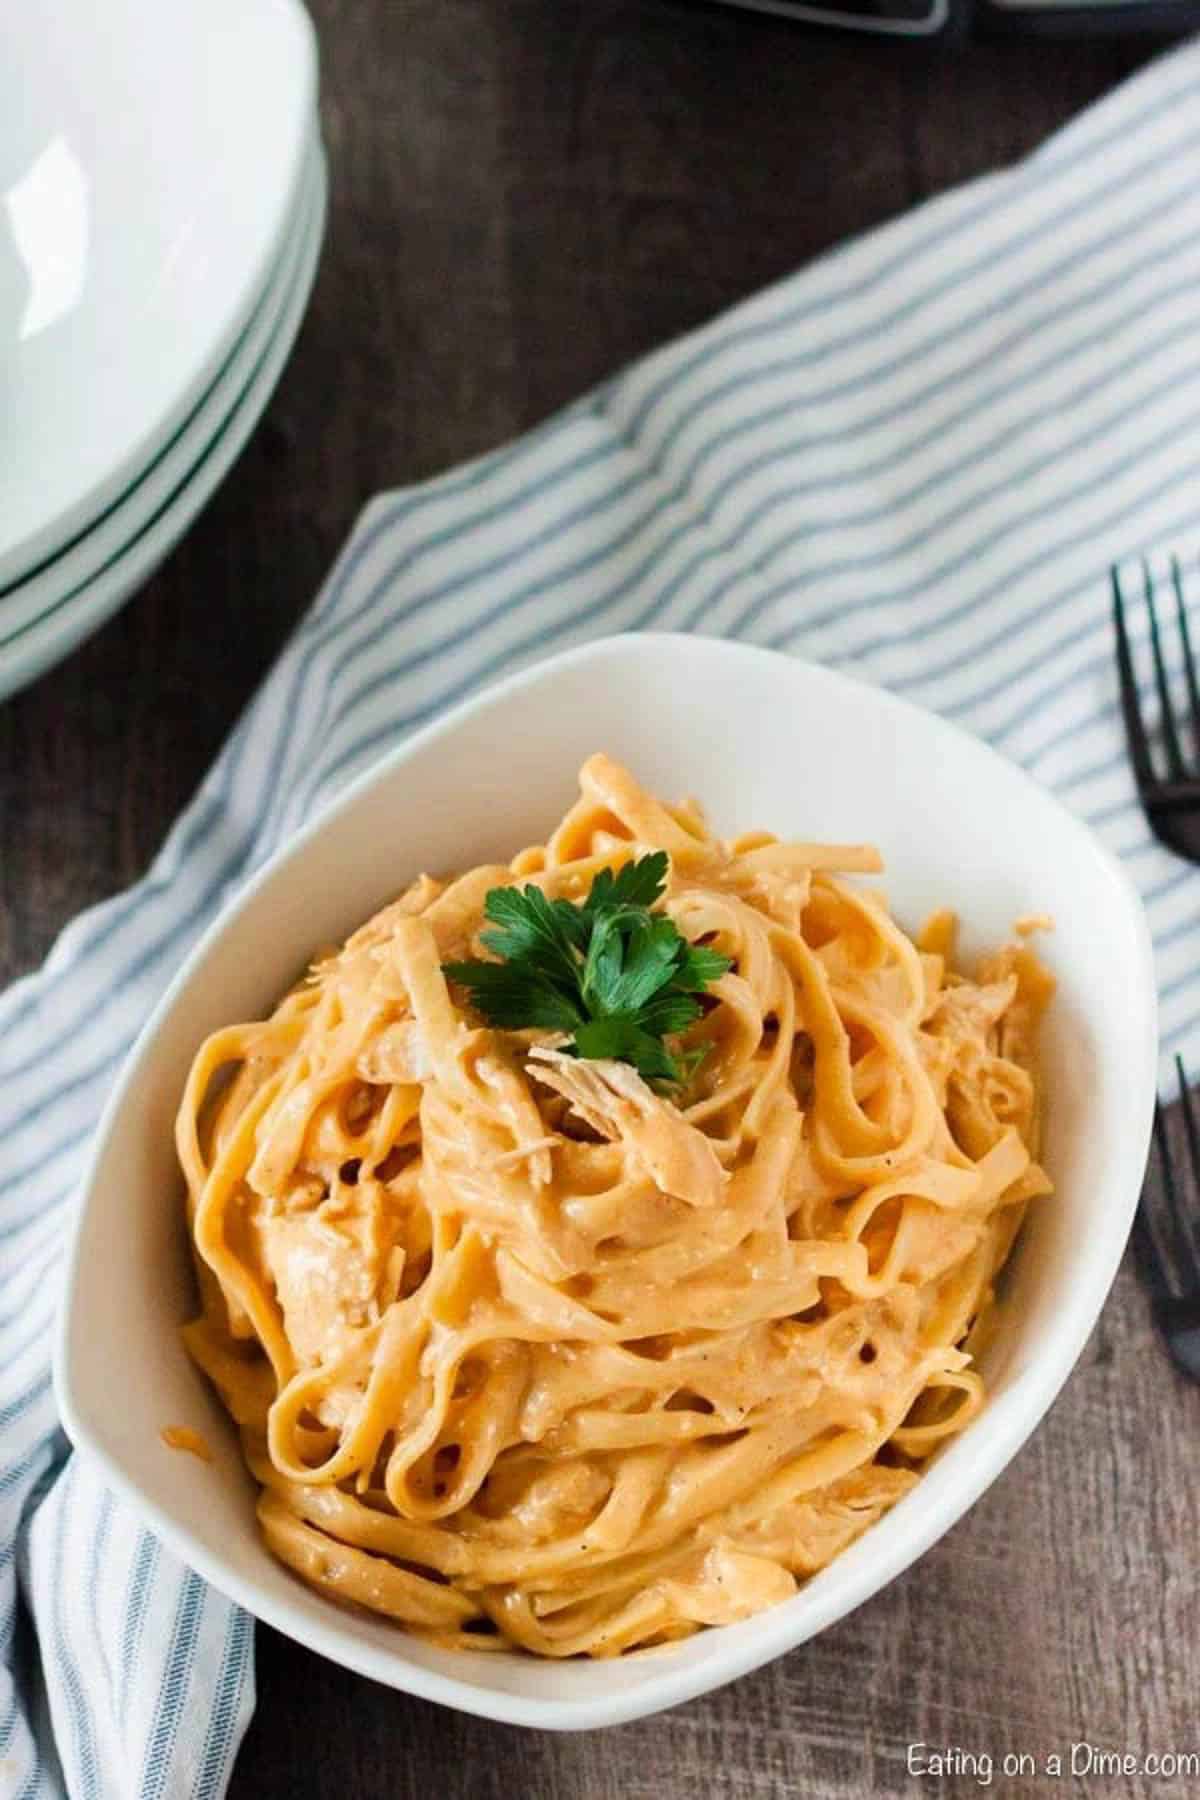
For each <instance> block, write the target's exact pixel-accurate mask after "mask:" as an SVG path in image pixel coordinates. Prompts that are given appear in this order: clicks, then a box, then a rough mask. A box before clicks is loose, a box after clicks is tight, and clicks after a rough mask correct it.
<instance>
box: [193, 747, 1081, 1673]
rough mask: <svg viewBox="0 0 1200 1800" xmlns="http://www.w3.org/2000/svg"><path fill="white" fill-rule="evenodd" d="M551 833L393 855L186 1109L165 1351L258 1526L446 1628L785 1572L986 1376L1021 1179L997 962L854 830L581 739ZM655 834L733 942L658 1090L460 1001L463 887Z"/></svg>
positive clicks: (868, 1513) (683, 895)
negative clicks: (580, 761) (676, 1078)
mask: <svg viewBox="0 0 1200 1800" xmlns="http://www.w3.org/2000/svg"><path fill="white" fill-rule="evenodd" d="M580 789H581V792H580V798H579V800H578V802H577V803H576V804H575V805H574V806H573V807H572V808H571V810H570V812H569V813H568V814H567V816H566V817H565V819H564V820H563V821H562V823H561V824H560V825H559V827H558V829H557V830H556V831H555V832H554V834H553V836H552V837H551V838H550V840H549V842H548V843H547V844H546V845H545V847H544V848H543V847H539V848H536V849H531V850H527V851H524V852H522V854H521V855H519V856H518V857H516V858H515V860H514V861H513V863H512V864H511V865H510V866H494V867H483V868H475V869H471V870H470V872H469V873H467V874H465V875H461V876H459V877H457V878H456V879H452V880H448V881H440V880H433V879H431V878H430V877H429V876H424V875H423V876H422V877H421V878H420V879H419V880H418V881H417V882H415V883H414V885H413V886H411V887H410V888H409V889H408V890H407V892H405V893H404V894H403V895H402V896H401V897H400V898H399V899H398V900H396V901H395V902H394V903H393V904H391V905H390V906H387V907H385V908H384V910H383V911H382V912H380V913H379V914H378V915H377V916H376V917H375V918H373V919H372V920H371V921H370V922H369V923H368V924H366V925H364V926H363V927H362V929H361V930H359V931H357V932H356V933H355V934H354V935H353V936H352V937H351V938H350V939H349V940H348V942H347V943H346V944H345V946H344V947H343V948H342V949H341V950H339V951H337V952H336V954H332V955H329V956H328V957H326V958H325V959H324V960H322V961H319V962H318V963H317V964H316V965H315V966H314V968H313V969H312V971H311V973H310V975H309V977H308V978H307V979H306V980H305V981H304V982H303V983H302V984H301V985H300V986H298V987H297V988H296V989H295V990H294V991H293V992H291V993H290V994H288V996H287V997H286V998H285V999H284V1000H283V1001H282V1002H281V1003H280V1005H279V1007H278V1008H277V1009H276V1011H275V1012H274V1013H273V1014H272V1016H271V1017H270V1018H269V1019H267V1020H265V1021H263V1022H261V1023H253V1024H245V1025H235V1026H232V1027H230V1028H229V1029H227V1030H223V1031H219V1032H217V1033H216V1034H215V1035H214V1036H213V1037H211V1038H210V1039H209V1041H208V1042H207V1043H206V1044H205V1045H204V1046H203V1048H202V1049H201V1050H200V1052H199V1054H198V1056H197V1057H196V1060H195V1063H194V1065H193V1068H192V1072H191V1076H190V1078H189V1081H188V1084H187V1090H186V1093H185V1095H184V1098H183V1104H182V1107H181V1110H180V1114H179V1122H178V1147H179V1155H180V1158H181V1160H182V1164H183V1168H184V1172H185V1175H186V1178H187V1186H188V1218H189V1223H190V1230H191V1234H192V1239H193V1244H194V1248H195V1253H196V1261H197V1268H198V1272H199V1282H200V1291H201V1298H202V1303H203V1308H202V1313H201V1316H200V1317H199V1318H198V1319H197V1320H196V1321H195V1322H194V1323H193V1324H191V1325H189V1326H188V1327H187V1328H186V1332H185V1336H186V1341H187V1345H188V1348H189V1350H190V1351H191V1354H192V1355H193V1357H194V1358H195V1360H196V1361H197V1363H198V1364H199V1365H200V1367H201V1368H202V1369H203V1370H204V1371H205V1372H206V1373H207V1375H208V1376H209V1377H210V1378H211V1380H212V1381H213V1383H214V1384H215V1385H216V1387H217V1389H218V1390H219V1392H220V1393H221V1395H222V1397H223V1399H224V1401H225V1404H226V1405H227V1407H228V1409H229V1411H230V1413H231V1414H232V1416H233V1418H234V1420H235V1421H236V1423H237V1425H238V1427H239V1429H240V1432H241V1436H242V1441H243V1445H244V1450H245V1456H246V1460H247V1462H248V1464H249V1466H250V1469H251V1470H252V1471H253V1474H254V1476H255V1477H256V1478H257V1480H258V1482H259V1483H260V1484H261V1495H260V1500H259V1509H258V1510H259V1518H260V1520H261V1524H262V1530H263V1533H264V1536H265V1538H266V1541H267V1543H268V1544H269V1546H270V1548H271V1549H272V1550H273V1551H274V1552H275V1554H276V1555H277V1556H278V1557H280V1558H282V1560H283V1561H284V1562H285V1563H287V1564H288V1565H290V1567H291V1568H292V1569H293V1570H295V1571H296V1573H297V1574H298V1575H300V1576H301V1577H302V1578H303V1579H304V1580H305V1581H308V1582H311V1583H312V1584H313V1585H314V1586H315V1587H317V1588H319V1589H320V1590H322V1591H323V1592H324V1593H326V1594H327V1595H329V1596H331V1597H332V1598H334V1599H337V1600H339V1601H342V1602H345V1603H353V1604H357V1605H358V1606H360V1607H365V1608H369V1609H371V1610H372V1611H374V1612H377V1613H381V1614H385V1615H387V1616H388V1617H390V1618H392V1619H395V1620H398V1621H400V1622H401V1623H402V1624H403V1625H405V1626H406V1627H407V1628H408V1629H410V1630H412V1631H415V1632H419V1633H422V1634H424V1635H425V1636H427V1637H430V1638H433V1639H435V1640H436V1641H438V1642H441V1643H446V1644H453V1645H458V1646H462V1647H470V1648H473V1649H486V1648H496V1647H505V1646H507V1647H512V1646H519V1647H521V1648H523V1649H525V1650H528V1651H534V1652H537V1653H539V1654H541V1655H546V1656H574V1655H580V1654H582V1655H591V1656H611V1655H614V1654H617V1653H619V1652H621V1651H625V1650H630V1649H634V1648H636V1647H644V1646H650V1645H658V1644H664V1643H667V1642H670V1641H671V1640H673V1639H677V1638H680V1637H683V1636H686V1635H687V1634H689V1633H691V1632H693V1631H695V1630H697V1629H698V1628H699V1627H701V1626H704V1625H713V1624H720V1623H724V1622H727V1621H731V1620H735V1619H740V1618H743V1617H745V1616H747V1615H748V1614H751V1613H754V1612H756V1611H758V1610H759V1609H761V1608H763V1607H767V1606H771V1605H774V1604H775V1603H776V1602H778V1601H781V1600H783V1599H785V1598H787V1596H788V1595H790V1594H792V1593H793V1592H794V1591H795V1589H796V1585H797V1582H798V1581H800V1580H803V1579H804V1578H805V1577H806V1576H808V1575H810V1574H811V1573H813V1572H814V1571H815V1570H817V1569H820V1568H821V1567H822V1566H823V1565H824V1564H826V1563H828V1562H829V1560H830V1559H831V1558H832V1557H834V1556H836V1555H837V1554H838V1552H839V1551H840V1550H841V1549H843V1548H844V1547H845V1546H846V1545H847V1544H849V1543H850V1542H851V1541H852V1540H853V1539H855V1538H857V1537H858V1536H859V1534H860V1533H861V1532H862V1531H864V1530H865V1529H866V1527H867V1526H869V1525H870V1524H871V1523H872V1522H873V1521H874V1520H876V1519H877V1518H879V1516H880V1515H881V1514H882V1513H883V1512H884V1511H885V1510H886V1509H887V1508H888V1507H890V1506H892V1505H893V1503H894V1502H895V1501H896V1500H898V1499H899V1498H900V1497H901V1496H902V1495H904V1494H906V1493H907V1492H908V1491H909V1489H910V1488H912V1487H913V1486H914V1484H915V1483H916V1481H917V1480H918V1472H919V1470H920V1467H921V1465H922V1464H923V1462H924V1461H925V1459H926V1458H927V1457H928V1456H929V1455H930V1453H931V1452H932V1451H934V1450H935V1449H936V1448H937V1447H938V1445H939V1444H941V1443H942V1442H943V1441H944V1440H945V1439H947V1438H948V1437H950V1436H952V1435H953V1434H954V1433H957V1432H959V1431H961V1430H962V1429H963V1427H964V1426H965V1425H966V1424H968V1422H969V1421H970V1420H971V1419H972V1418H973V1417H974V1415H975V1414H976V1412H977V1411H978V1409H979V1407H980V1405H981V1403H982V1399H983V1384H982V1381H981V1378H980V1376H979V1374H978V1372H977V1371H976V1369H975V1368H974V1367H973V1366H972V1355H971V1352H972V1347H973V1346H974V1345H977V1342H978V1335H979V1333H980V1332H981V1330H982V1329H983V1325H982V1322H983V1321H984V1320H985V1316H986V1314H987V1311H988V1308H989V1304H990V1302H991V1299H992V1288H993V1282H994V1278H995V1276H996V1273H997V1271H998V1270H999V1268H1000V1266H1001V1265H1002V1264H1003V1263H1004V1261H1005V1259H1006V1257H1007V1256H1008V1253H1009V1250H1010V1248H1011V1246H1012V1243H1013V1239H1014V1236H1015V1234H1016V1231H1017V1228H1018V1226H1019V1224H1020V1222H1021V1217H1022V1213H1023V1211H1024V1208H1025V1205H1026V1202H1027V1201H1029V1200H1030V1199H1031V1198H1033V1197H1035V1196H1038V1195H1044V1194H1047V1193H1049V1192H1050V1183H1049V1181H1048V1180H1047V1178H1046V1176H1045V1174H1044V1173H1043V1171H1042V1170H1041V1168H1040V1167H1039V1166H1038V1164H1037V1162H1036V1161H1035V1160H1034V1159H1035V1157H1036V1155H1037V1146H1038V1121H1039V1093H1038V1085H1037V1074H1036V1061H1035V1049H1036V1041H1035V1040H1036V1035H1037V1026H1038V1020H1039V1016H1040V1014H1041V1011H1042V1009H1043V1007H1044V1005H1045V1004H1046V1002H1047V1000H1048V999H1049V996H1050V993H1051V987H1052V983H1051V980H1050V978H1049V976H1048V975H1047V973H1046V971H1045V969H1044V968H1043V966H1042V965H1041V964H1040V963H1039V962H1038V960H1037V959H1036V957H1035V956H1034V954H1033V952H1032V951H1031V950H1030V949H1029V948H1028V947H1027V946H1025V945H1016V944H1014V945H1012V946H1009V947H1007V948H1004V949H1001V950H999V951H998V952H997V953H995V954H994V955H992V956H989V957H987V958H985V959H984V960H983V961H982V962H981V963H980V965H979V967H978V968H977V969H976V970H975V971H974V973H973V974H972V975H971V976H970V977H969V978H968V977H966V976H964V975H962V974H959V973H956V972H954V970H953V968H952V962H953V954H954V921H953V918H952V917H951V915H949V914H939V915H937V916H936V917H935V918H934V919H932V920H931V921H930V922H929V924H928V925H927V926H926V927H925V929H924V931H923V933H922V934H921V935H920V936H919V937H918V938H917V940H916V941H915V942H914V941H913V940H911V939H910V938H909V937H907V936H906V935H905V934H904V932H903V931H902V930H901V929H900V928H899V926H898V925H896V924H895V922H894V921H893V920H892V919H891V917H890V916H889V914H888V912H887V909H886V906H885V905H884V903H883V901H882V900H881V899H880V898H879V897H878V895H877V894H875V893H873V892H871V891H869V890H868V889H867V888H865V887H862V886H857V885H853V884H852V883H851V882H849V881H847V880H845V879H844V877H845V876H846V875H848V874H849V875H857V874H863V873H871V872H874V871H876V870H877V869H878V868H879V866H880V865H879V860H878V857H877V856H876V854H875V852H874V851H872V850H869V849H865V848H856V847H846V846H830V845H821V844H808V843H781V842H778V841H777V840H776V839H774V838H773V837H771V836H769V835H768V834H767V833H765V832H754V833H752V834H750V835H747V836H743V837H741V838H736V839H734V840H732V841H730V842H723V841H719V840H717V839H716V838H714V837H713V836H711V835H710V833H709V832H708V830H707V829H706V827H705V824H704V820H703V816H702V814H701V812H700V809H699V808H698V807H697V806H696V805H695V804H692V803H689V804H687V805H684V806H681V807H677V808H671V807H667V806H664V805H662V804H660V803H659V802H658V801H657V800H655V799H653V798H652V797H651V796H650V795H648V794H647V793H645V792H644V791H643V790H642V789H641V788H640V787H639V786H638V784H637V783H636V782H635V781H634V779H633V778H632V776H630V775H629V774H628V773H627V772H626V771H625V770H624V769H622V768H620V767H618V766H617V765H616V764H614V763H612V762H611V761H609V760H608V759H607V758H606V757H603V756H595V757H593V758H591V759H590V761H589V762H588V763H587V764H585V766H584V768H583V770H582V773H581V777H580ZM651 850H665V851H666V852H667V853H668V855H669V858H670V868H669V877H668V885H667V889H666V894H665V897H664V899H663V901H662V903H661V904H662V906H663V908H664V909H665V910H666V912H667V913H668V914H669V915H670V917H671V918H672V919H673V920H674V922H675V924H676V926H677V928H678V930H679V931H680V932H681V933H682V934H683V936H684V937H686V938H687V939H689V940H690V941H691V942H693V943H696V942H699V941H703V942H704V943H706V944H711V945H713V946H715V947H716V948H717V949H718V950H720V951H721V952H723V953H724V954H725V955H726V956H728V957H730V958H731V959H732V968H731V969H730V971H729V972H728V973H727V974H724V975H722V976H721V977H720V978H719V979H718V980H717V981H716V982H715V984H714V986H713V987H712V989H711V993H710V996H709V999H708V1002H707V1003H706V1010H705V1013H704V1016H703V1017H702V1018H701V1019H700V1020H698V1021H697V1022H696V1023H695V1024H694V1025H693V1026H691V1027H690V1028H689V1031H688V1033H687V1035H686V1040H685V1047H688V1048H695V1047H696V1046H698V1045H699V1044H701V1043H704V1044H707V1045H708V1046H709V1049H708V1053H707V1055H706V1056H705V1058H704V1060H703V1061H702V1062H701V1064H700V1066H699V1069H698V1072H697V1073H696V1074H695V1075H694V1076H693V1078H692V1080H691V1083H690V1086H689V1087H687V1088H686V1089H685V1090H684V1091H682V1092H681V1093H680V1094H679V1095H678V1104H676V1103H674V1102H673V1101H672V1100H670V1099H667V1098H663V1097H662V1096H661V1095H660V1094H657V1093H655V1092H653V1091H652V1090H651V1089H650V1087H648V1086H647V1085H646V1084H645V1083H644V1082H643V1080H642V1078H641V1076H640V1075H638V1074H637V1073H636V1072H635V1071H634V1069H632V1068H631V1067H629V1066H628V1065H627V1064H625V1063H618V1062H601V1061H596V1062H588V1061H583V1060H580V1059H576V1058H574V1057H572V1056H567V1055H564V1054H563V1052H562V1050H561V1049H560V1048H558V1044H559V1042H560V1041H561V1040H556V1039H555V1038H554V1037H553V1036H552V1035H551V1034H550V1033H547V1032H539V1031H523V1032H501V1031H496V1030H493V1029H490V1028H487V1027H484V1026H482V1025H480V1024H479V1022H478V1021H477V1020H476V1019H475V1018H474V1016H473V1015H471V1014H470V1013H469V1011H468V1010H467V1007H466V1001H465V998H463V997H462V996H461V995H460V996H459V997H458V999H456V990H454V989H452V988H451V987H449V986H448V985H447V981H446V978H445V976H444V975H443V973H442V968H441V965H442V963H443V962H444V961H447V960H451V959H455V958H462V957H466V956H470V955H472V954H478V952H479V943H478V932H479V929H480V926H481V923H482V922H483V920H482V908H483V901H484V897H485V894H486V893H487V891H488V890H489V889H490V888H493V887H497V886H506V885H513V884H521V885H523V884H527V883H535V884H536V885H537V886H539V887H541V888H542V889H543V890H544V891H545V893H546V894H547V895H549V896H551V897H564V898H567V899H571V900H575V901H579V900H580V899H582V898H583V897H584V896H585V895H586V893H587V892H588V889H589V887H590V884H591V882H592V880H593V877H594V876H595V874H596V873H597V871H598V870H600V869H601V868H604V867H610V868H613V869H616V868H618V867H620V866H621V865H622V864H624V863H625V862H627V861H628V860H629V859H630V858H631V857H633V856H636V855H640V854H642V853H644V852H648V851H651Z"/></svg>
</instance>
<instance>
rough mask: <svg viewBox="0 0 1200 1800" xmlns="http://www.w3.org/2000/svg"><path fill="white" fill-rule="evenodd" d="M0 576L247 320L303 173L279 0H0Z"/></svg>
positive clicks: (127, 477) (160, 441)
mask: <svg viewBox="0 0 1200 1800" xmlns="http://www.w3.org/2000/svg"><path fill="white" fill-rule="evenodd" d="M4 64H5V71H6V74H10V75H11V79H10V80H8V81H7V82H6V84H5V105H4V106H3V107H2V108H0V367H3V370H4V416H3V428H4V429H3V439H4V452H5V453H4V455H3V457H0V584H2V585H5V586H7V585H9V584H11V583H12V582H14V581H18V580H20V579H22V578H23V577H24V576H26V575H28V574H29V573H30V572H31V571H32V570H33V569H34V568H35V567H36V566H37V565H38V564H39V563H40V562H41V561H42V560H43V559H44V558H46V557H48V556H51V555H53V554H55V553H56V552H57V551H59V550H60V549H61V548H62V547H63V546H64V545H65V544H66V543H67V542H69V541H70V539H72V538H73V537H74V536H75V535H76V534H77V533H78V532H80V531H82V530H84V529H85V528H86V527H87V526H88V524H89V523H90V522H91V521H92V520H93V519H95V518H97V517H98V516H99V514H100V513H101V512H102V511H103V510H104V509H105V508H106V507H107V506H108V505H110V504H111V502H112V501H113V500H114V499H115V498H116V497H117V496H118V495H119V494H120V493H121V492H122V491H123V490H124V489H125V488H126V487H128V486H129V484H130V483H131V482H132V481H133V480H134V479H136V477H137V475H138V474H139V473H140V472H141V471H142V470H143V469H145V468H146V467H147V465H148V464H149V463H150V462H151V461H152V460H153V458H154V457H155V456H156V455H157V453H158V452H159V450H161V449H162V447H163V445H164V444H165V443H166V442H167V441H168V440H169V438H170V437H171V435H172V433H173V432H174V431H175V430H176V428H177V427H178V426H179V424H180V423H181V422H182V420H183V419H184V418H185V417H186V416H187V414H188V412H189V411H190V410H191V408H192V406H193V405H194V403H195V401H196V400H197V398H198V397H199V396H200V395H201V394H202V393H203V391H204V389H205V388H206V387H207V385H208V383H209V382H210V381H211V379H212V378H213V376H214V375H215V374H216V372H217V370H218V369H219V368H220V366H221V364H222V362H223V361H224V359H225V357H226V355H227V354H228V352H229V350H230V349H231V347H232V345H233V344H234V343H235V342H236V340H237V337H238V335H239V334H240V332H241V331H242V329H243V328H244V326H245V325H246V322H247V321H248V319H249V317H250V315H251V313H252V312H253V310H254V306H255V303H256V301H257V299H258V297H259V296H260V295H261V293H262V290H263V288H264V286H265V284H266V281H267V278H268V275H269V272H270V269H271V265H272V263H273V262H274V261H275V260H276V257H277V255H278V252H279V248H280V245H281V242H282V235H283V232H284V230H285V229H286V226H287V222H288V220H289V218H290V217H291V216H292V214H293V212H294V210H295V207H296V202H297V197H298V195H299V192H300V186H301V182H302V179H303V175H304V163H305V151H306V149H307V146H308V142H309V138H310V135H311V123H310V122H311V119H312V115H313V108H314V104H315V99H316V67H317V59H316V39H315V36H314V34H313V30H312V26H311V25H310V23H309V20H308V16H307V14H306V13H305V11H304V9H303V7H302V6H300V5H299V4H297V0H172V3H171V4H170V5H165V6H151V5H147V4H146V0H104V4H103V5H99V6H98V5H96V4H95V0H42V3H41V4H39V5H36V6H12V7H9V8H7V9H6V17H5V23H4Z"/></svg>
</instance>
